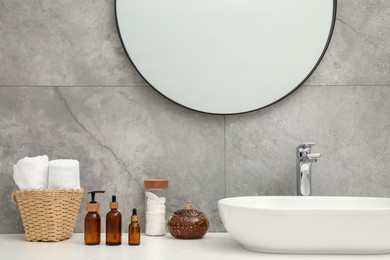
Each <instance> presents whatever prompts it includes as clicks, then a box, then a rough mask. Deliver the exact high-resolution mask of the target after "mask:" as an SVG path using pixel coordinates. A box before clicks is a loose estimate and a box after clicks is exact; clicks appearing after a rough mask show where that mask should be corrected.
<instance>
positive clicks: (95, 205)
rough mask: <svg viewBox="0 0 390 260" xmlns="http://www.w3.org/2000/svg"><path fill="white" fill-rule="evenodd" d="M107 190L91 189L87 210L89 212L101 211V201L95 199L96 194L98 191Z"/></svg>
mask: <svg viewBox="0 0 390 260" xmlns="http://www.w3.org/2000/svg"><path fill="white" fill-rule="evenodd" d="M104 192H105V191H101V190H96V191H90V192H88V194H91V201H90V202H89V203H88V204H87V211H88V212H98V211H99V203H97V202H96V201H95V194H96V193H104Z"/></svg>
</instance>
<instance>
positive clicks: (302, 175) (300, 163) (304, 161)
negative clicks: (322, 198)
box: [296, 143, 321, 196]
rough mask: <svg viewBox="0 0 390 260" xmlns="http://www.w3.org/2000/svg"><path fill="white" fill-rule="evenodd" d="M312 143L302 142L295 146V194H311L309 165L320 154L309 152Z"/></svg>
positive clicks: (315, 160)
mask: <svg viewBox="0 0 390 260" xmlns="http://www.w3.org/2000/svg"><path fill="white" fill-rule="evenodd" d="M313 145H314V143H303V144H301V145H299V146H298V147H297V150H296V154H297V195H298V196H310V195H311V165H312V163H315V162H317V160H318V158H320V156H321V154H319V153H311V148H312V146H313Z"/></svg>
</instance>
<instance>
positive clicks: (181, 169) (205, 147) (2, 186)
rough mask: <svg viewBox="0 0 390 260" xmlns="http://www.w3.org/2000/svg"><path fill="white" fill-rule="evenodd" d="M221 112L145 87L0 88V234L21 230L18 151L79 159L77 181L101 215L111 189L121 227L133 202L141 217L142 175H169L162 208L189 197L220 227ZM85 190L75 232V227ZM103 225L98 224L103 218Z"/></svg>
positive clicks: (222, 191)
mask: <svg viewBox="0 0 390 260" xmlns="http://www.w3.org/2000/svg"><path fill="white" fill-rule="evenodd" d="M223 133H224V118H223V116H211V115H206V114H200V113H196V112H193V111H189V110H187V109H185V108H182V107H180V106H177V105H175V104H173V103H171V102H169V101H167V100H165V99H164V98H162V97H161V96H160V95H158V94H157V93H156V92H155V91H153V90H152V89H150V88H144V87H139V88H134V87H131V88H114V87H112V88H106V87H104V88H99V87H93V88H92V87H91V88H85V87H82V88H78V87H66V88H52V87H40V88H24V87H5V88H4V87H3V88H0V136H1V139H0V147H1V149H0V166H1V167H0V169H1V174H0V176H1V179H2V181H1V182H0V201H1V202H0V233H13V232H21V231H22V230H21V227H22V225H21V221H20V217H19V212H18V210H17V208H16V207H15V206H13V205H11V204H10V202H9V198H10V194H11V191H12V189H13V188H14V187H15V185H14V182H13V179H12V165H13V164H14V163H15V162H16V161H17V160H18V159H20V158H22V157H24V156H35V155H41V154H47V155H48V156H49V158H51V159H58V158H74V159H78V160H79V161H80V165H81V183H82V186H83V187H84V188H85V190H86V191H90V190H94V189H99V190H100V189H103V190H106V192H107V193H106V194H104V195H100V194H99V195H97V196H98V201H100V202H101V215H102V216H105V214H106V212H107V211H108V204H109V200H110V197H111V195H113V194H116V195H117V196H118V201H119V203H120V211H122V213H123V225H124V227H123V229H124V230H126V225H128V223H129V221H130V213H131V212H130V211H131V209H132V208H133V207H137V208H138V209H139V212H140V217H141V224H142V225H143V223H144V213H143V212H144V190H143V180H144V179H145V178H156V177H160V178H162V177H164V178H168V179H169V180H170V188H169V200H168V203H167V207H168V209H169V212H172V211H174V210H177V209H180V208H182V204H183V203H184V202H185V201H187V200H190V201H192V202H193V204H194V206H195V207H196V208H200V209H202V210H204V211H205V212H206V214H207V215H208V216H209V217H210V220H211V227H210V230H220V229H221V228H222V224H221V223H220V219H219V216H218V210H217V201H218V199H220V198H223V197H224V195H225V186H224V160H223V158H224V150H223V149H224V135H223ZM87 201H88V197H87V195H86V194H85V195H84V199H83V202H82V208H81V210H80V214H79V218H78V222H77V226H76V232H83V223H84V221H83V219H84V216H85V204H86V202H87ZM103 230H104V225H103Z"/></svg>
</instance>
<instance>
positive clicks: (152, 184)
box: [144, 179, 168, 189]
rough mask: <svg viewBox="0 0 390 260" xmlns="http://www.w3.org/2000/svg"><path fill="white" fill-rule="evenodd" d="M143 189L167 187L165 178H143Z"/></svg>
mask: <svg viewBox="0 0 390 260" xmlns="http://www.w3.org/2000/svg"><path fill="white" fill-rule="evenodd" d="M144 188H145V189H166V188H168V180H167V179H147V180H144Z"/></svg>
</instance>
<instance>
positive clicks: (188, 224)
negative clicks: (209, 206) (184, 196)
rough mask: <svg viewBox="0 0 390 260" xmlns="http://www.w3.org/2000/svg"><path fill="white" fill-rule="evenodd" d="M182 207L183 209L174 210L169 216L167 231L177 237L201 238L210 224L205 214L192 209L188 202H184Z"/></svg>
mask: <svg viewBox="0 0 390 260" xmlns="http://www.w3.org/2000/svg"><path fill="white" fill-rule="evenodd" d="M184 207H185V208H184V209H180V210H177V211H175V212H174V213H173V214H172V216H171V217H170V218H169V220H168V229H169V232H170V233H171V235H172V236H173V237H175V238H179V239H199V238H202V237H203V236H204V235H205V234H206V232H207V229H208V228H209V225H210V224H209V220H208V219H207V216H206V215H205V214H204V213H203V212H201V211H199V210H195V209H192V207H191V204H189V203H186V204H185V206H184Z"/></svg>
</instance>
